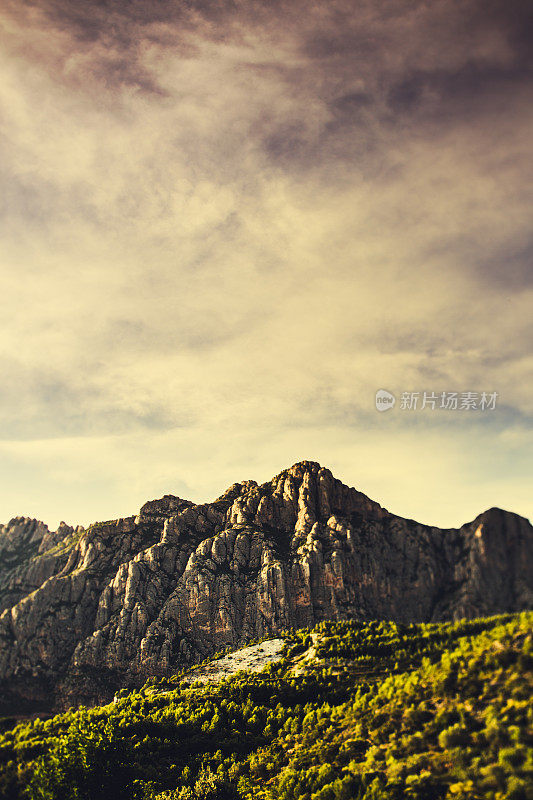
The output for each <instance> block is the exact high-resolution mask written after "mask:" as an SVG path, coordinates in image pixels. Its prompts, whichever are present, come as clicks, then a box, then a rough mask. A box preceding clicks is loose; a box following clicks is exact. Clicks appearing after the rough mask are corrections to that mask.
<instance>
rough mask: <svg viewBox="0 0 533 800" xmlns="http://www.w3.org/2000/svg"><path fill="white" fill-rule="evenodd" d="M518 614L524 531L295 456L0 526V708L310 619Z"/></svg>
mask: <svg viewBox="0 0 533 800" xmlns="http://www.w3.org/2000/svg"><path fill="white" fill-rule="evenodd" d="M532 607H533V528H532V527H531V525H530V523H529V522H528V521H527V520H526V519H524V518H522V517H519V516H518V515H516V514H512V513H510V512H507V511H502V510H500V509H490V510H489V511H486V512H484V513H482V514H480V515H479V516H478V517H477V518H476V519H475V520H474V521H472V522H469V523H466V524H465V525H463V526H462V527H461V528H458V529H449V530H444V529H440V528H435V527H431V526H427V525H422V524H420V523H418V522H415V521H413V520H407V519H403V518H401V517H398V516H395V515H394V514H391V513H389V512H388V511H386V510H385V509H384V508H382V507H381V506H380V505H379V504H378V503H376V502H374V501H372V500H370V499H369V498H368V497H366V496H365V495H364V494H362V493H361V492H358V491H357V490H356V489H353V488H350V487H348V486H346V485H345V484H343V483H342V482H341V481H340V480H337V479H336V478H334V477H333V475H332V474H331V472H330V471H329V470H327V469H324V468H323V467H321V466H320V465H319V464H317V463H315V462H311V461H303V462H300V463H299V464H295V465H294V466H293V467H291V468H290V469H287V470H284V471H283V472H281V473H280V474H279V475H277V476H276V477H275V478H273V479H272V480H271V481H269V482H267V483H265V484H262V485H258V484H257V483H255V482H254V481H245V482H242V483H238V484H234V485H233V486H231V487H230V488H229V489H228V490H227V491H226V492H225V493H224V494H223V495H222V496H221V497H219V498H218V499H217V500H215V501H214V502H211V503H206V504H203V505H198V504H195V503H192V502H190V501H187V500H182V499H180V498H178V497H174V496H171V495H166V496H165V497H163V498H162V499H160V500H154V501H151V502H149V503H146V504H145V505H144V506H143V507H142V508H141V510H140V512H139V513H138V514H137V515H136V516H132V517H128V518H126V519H120V520H115V521H112V522H102V523H96V524H94V525H92V526H90V527H89V528H88V529H87V530H84V529H83V528H79V527H78V528H72V527H69V526H67V525H62V526H60V528H59V530H58V531H56V532H50V531H48V529H47V528H46V526H45V525H43V524H42V523H38V522H36V521H35V520H28V519H25V518H17V519H16V520H12V522H11V523H10V524H9V525H7V526H3V528H2V529H1V530H0V610H3V613H2V614H1V616H0V711H2V713H13V712H15V711H16V712H17V713H26V712H27V713H31V712H35V711H40V712H44V711H50V710H52V709H56V710H59V709H60V708H66V707H68V706H70V705H73V704H76V703H85V704H93V703H95V702H107V701H108V700H109V699H110V698H111V697H112V696H113V693H114V691H115V690H116V689H117V688H120V687H122V686H130V687H139V686H141V685H142V684H143V682H144V681H145V680H146V678H147V677H149V676H160V677H161V676H165V675H170V674H172V673H173V672H175V670H176V669H178V668H180V667H182V666H184V665H191V664H194V663H198V662H199V661H201V660H203V659H204V658H206V657H209V656H210V655H212V654H213V653H214V652H215V651H218V650H221V649H225V648H226V647H231V648H236V647H239V646H240V645H243V644H245V643H246V642H248V641H249V640H250V639H253V638H262V637H265V636H275V635H276V634H277V633H279V632H280V631H282V630H288V629H297V628H301V627H312V626H314V625H315V624H316V623H317V622H320V621H323V620H347V619H355V620H359V621H364V620H371V619H390V620H395V621H396V622H401V623H409V622H431V621H434V622H437V621H440V620H447V619H448V620H451V619H460V618H465V617H466V618H472V617H478V616H487V615H494V614H500V613H506V612H512V611H520V610H523V609H528V608H532Z"/></svg>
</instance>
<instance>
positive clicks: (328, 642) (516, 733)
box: [0, 613, 533, 800]
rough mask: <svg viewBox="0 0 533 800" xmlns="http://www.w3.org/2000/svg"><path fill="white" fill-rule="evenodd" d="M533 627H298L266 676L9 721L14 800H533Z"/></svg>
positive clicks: (1, 787) (4, 740)
mask: <svg viewBox="0 0 533 800" xmlns="http://www.w3.org/2000/svg"><path fill="white" fill-rule="evenodd" d="M532 622H533V614H531V613H524V614H517V615H507V616H505V617H495V618H492V619H485V620H474V621H460V622H456V623H445V624H436V625H396V624H395V623H392V622H385V621H381V622H370V623H357V622H342V623H333V622H323V623H320V624H319V625H318V626H316V628H315V629H314V630H312V631H309V630H302V631H293V632H290V633H287V634H286V637H285V638H286V646H285V649H284V656H283V658H282V659H281V660H280V661H279V662H277V663H275V664H270V665H269V666H268V667H266V668H265V669H264V670H263V671H262V672H261V673H256V674H252V673H244V672H241V673H239V674H237V675H235V676H233V677H231V678H227V679H225V680H223V681H222V682H221V683H219V684H216V685H215V684H200V683H197V684H194V685H192V686H188V685H187V684H186V682H184V681H182V680H181V678H182V677H183V676H184V673H182V675H178V676H174V677H171V678H164V679H161V680H159V679H151V680H150V681H148V682H147V683H146V684H145V686H144V687H143V688H142V689H141V690H139V691H128V690H121V691H120V692H118V693H117V695H116V697H115V702H114V703H113V704H111V705H108V706H102V707H97V708H91V709H87V708H79V709H77V710H74V709H71V710H70V711H68V712H66V713H64V714H59V715H57V716H56V717H54V718H53V719H51V720H47V721H43V720H39V719H37V720H33V721H27V722H24V723H22V724H19V725H17V726H16V727H14V728H12V729H7V730H6V729H5V728H4V732H3V734H2V735H1V736H0V797H2V798H5V800H104V798H105V799H106V800H107V798H113V800H126V799H127V800H237V798H244V799H245V800H256V799H257V800H404V798H412V799H413V800H440V798H442V799H443V800H444V799H446V800H452V799H453V798H457V800H461V798H469V800H473V799H475V798H480V799H481V798H487V799H488V800H533V791H532V788H531V787H532V785H533V780H532V778H533V734H532V733H531V731H532V727H533V724H532V723H533V710H532V708H531V694H532V683H533V681H532V666H533V644H532V640H533V637H532V633H531V629H532ZM309 648H314V650H313V651H311V650H310V649H309ZM312 652H316V656H317V657H316V658H315V659H314V660H313V659H311V658H309V656H310V654H311V653H312Z"/></svg>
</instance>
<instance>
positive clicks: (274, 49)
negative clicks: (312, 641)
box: [0, 0, 533, 527]
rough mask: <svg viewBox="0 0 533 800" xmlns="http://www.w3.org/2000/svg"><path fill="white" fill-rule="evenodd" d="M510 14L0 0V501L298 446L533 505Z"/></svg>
mask: <svg viewBox="0 0 533 800" xmlns="http://www.w3.org/2000/svg"><path fill="white" fill-rule="evenodd" d="M532 11H533V9H532V6H531V3H529V2H527V0H350V2H348V0H328V2H327V3H323V2H305V0H285V1H283V0H268V1H267V0H264V2H263V1H262V0H254V1H253V2H251V1H249V2H239V1H238V0H234V1H233V2H228V1H227V0H218V2H217V1H213V2H209V3H208V2H201V1H200V2H199V1H197V0H188V2H184V0H152V1H151V2H149V1H148V0H129V1H128V2H126V1H125V0H113V2H111V0H84V2H83V3H80V2H77V0H33V2H28V1H27V0H26V1H24V0H0V285H1V294H0V296H1V304H0V310H1V335H0V363H1V369H2V381H1V383H0V486H1V489H0V521H2V522H7V521H8V520H9V519H10V518H11V517H14V516H19V515H20V516H30V517H36V518H39V519H43V520H44V521H45V522H46V523H47V524H49V525H50V526H51V527H55V526H56V525H57V524H58V522H59V521H60V520H65V521H67V522H68V523H70V524H83V525H86V524H88V523H90V522H93V521H96V520H104V519H114V518H117V517H121V516H128V515H131V514H134V513H136V511H137V509H138V508H139V507H140V506H141V505H142V504H143V503H144V502H145V501H146V500H148V499H152V498H155V497H160V496H162V495H163V494H167V493H170V494H176V495H179V496H180V497H184V498H187V499H191V500H194V501H197V502H206V501H209V500H213V499H214V498H215V497H217V496H219V495H220V494H221V493H222V492H223V491H224V490H225V488H226V487H227V486H228V485H230V484H231V483H233V482H236V481H240V480H244V479H255V480H257V481H258V482H262V481H266V480H269V479H270V478H271V477H272V476H273V475H275V474H277V473H278V472H280V471H281V470H282V469H284V468H286V467H288V466H290V465H291V464H293V463H295V462H297V461H300V460H303V459H310V460H313V461H319V462H320V463H321V464H322V465H323V466H326V467H328V468H330V469H331V470H332V472H333V473H334V475H335V476H336V477H338V478H340V479H342V480H343V481H344V482H345V483H347V484H349V485H352V486H355V487H356V488H357V489H359V490H360V491H363V492H365V493H366V494H367V495H369V496H370V497H372V498H373V499H374V500H376V501H378V502H379V503H381V504H382V505H383V506H385V507H386V508H388V509H389V510H391V511H393V512H394V513H398V514H400V515H402V516H407V517H411V518H415V519H417V520H419V521H421V522H425V523H428V524H433V525H441V526H449V527H454V526H459V525H461V524H462V523H464V522H466V521H469V520H471V519H473V518H474V517H475V516H477V514H479V513H480V512H482V511H483V510H485V509H487V508H489V507H492V506H499V507H503V508H506V509H509V510H512V511H515V512H517V513H519V514H522V515H524V516H527V517H529V518H532V517H533V494H532V491H531V486H532V478H533V468H532V463H533V462H532V458H531V451H532V444H533V426H532V419H533V379H532V376H533V356H532V348H531V344H532V340H533V335H532V324H533V313H532V304H533V266H532V256H533V240H532V228H531V210H532V207H533V205H532V201H533V197H532V193H533V190H532V187H533V180H532V179H533V175H532V172H533V168H532V163H533V161H532V158H531V141H532V140H533V125H532V117H533V102H532V100H533V92H532V87H533V81H532V58H531V39H532V32H533V25H532V20H533V13H532ZM379 389H386V390H388V391H389V392H392V393H393V394H394V395H395V397H396V404H395V406H394V407H393V408H391V409H389V410H388V411H386V412H378V411H377V410H376V405H375V393H376V391H377V390H379ZM411 392H418V393H419V397H418V405H417V408H416V409H415V408H402V401H401V398H402V395H403V393H409V394H410V393H411ZM424 392H426V393H427V394H428V395H429V393H435V394H436V395H437V396H438V397H439V398H440V397H441V393H442V392H444V393H446V397H448V395H449V393H451V392H457V393H458V396H459V399H460V400H461V395H462V393H463V392H475V393H478V396H477V398H476V401H477V407H476V408H461V407H460V404H459V407H458V408H457V409H453V408H449V409H440V408H439V405H440V400H439V402H437V404H436V408H434V409H433V408H431V405H430V404H427V405H426V408H424V409H422V408H421V405H422V398H423V393H424ZM482 392H487V393H492V392H496V393H497V398H496V403H495V407H494V408H485V409H484V410H482V409H481V408H480V407H479V405H480V399H481V393H482ZM404 405H405V401H404Z"/></svg>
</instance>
